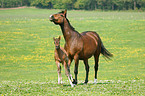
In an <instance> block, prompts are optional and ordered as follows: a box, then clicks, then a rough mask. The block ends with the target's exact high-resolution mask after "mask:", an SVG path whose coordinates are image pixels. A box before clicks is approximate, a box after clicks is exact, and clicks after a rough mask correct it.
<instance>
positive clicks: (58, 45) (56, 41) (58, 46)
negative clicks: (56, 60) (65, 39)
mask: <svg viewBox="0 0 145 96" xmlns="http://www.w3.org/2000/svg"><path fill="white" fill-rule="evenodd" d="M60 39H61V37H60V36H59V38H54V37H53V40H54V44H55V48H56V49H59V48H60Z"/></svg>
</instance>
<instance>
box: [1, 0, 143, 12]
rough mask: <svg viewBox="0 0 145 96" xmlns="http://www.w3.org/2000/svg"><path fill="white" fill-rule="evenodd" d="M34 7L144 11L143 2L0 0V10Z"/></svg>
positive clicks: (140, 0) (128, 0) (125, 0)
mask: <svg viewBox="0 0 145 96" xmlns="http://www.w3.org/2000/svg"><path fill="white" fill-rule="evenodd" d="M20 6H35V7H38V8H49V9H77V10H143V11H144V10H145V0H0V7H1V8H9V7H20Z"/></svg>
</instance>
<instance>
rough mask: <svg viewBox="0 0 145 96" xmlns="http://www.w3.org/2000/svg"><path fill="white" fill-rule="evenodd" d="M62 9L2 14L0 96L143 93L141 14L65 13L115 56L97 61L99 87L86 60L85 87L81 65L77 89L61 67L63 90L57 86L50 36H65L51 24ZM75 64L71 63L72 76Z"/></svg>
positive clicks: (144, 60)
mask: <svg viewBox="0 0 145 96" xmlns="http://www.w3.org/2000/svg"><path fill="white" fill-rule="evenodd" d="M59 11H60V10H47V9H35V8H24V9H8V10H0V95H1V96H3V95H30V96H32V95H104V96H106V95H121V96H122V95H124V96H125V95H137V96H143V95H144V94H145V92H144V90H145V82H144V80H145V38H144V37H145V27H144V26H145V12H97V11H68V14H67V17H68V19H69V20H70V22H71V24H72V25H73V27H74V28H75V29H76V30H77V31H79V32H83V31H96V32H97V33H98V34H99V35H100V37H101V39H102V41H103V43H104V45H105V47H106V48H107V49H108V50H109V51H110V52H112V53H113V55H114V57H113V58H112V60H110V61H108V62H107V61H106V60H105V59H104V57H103V56H102V55H101V56H100V62H99V71H98V84H92V82H93V79H94V60H93V57H92V58H91V59H90V60H89V65H90V72H89V83H88V84H87V85H83V84H82V83H83V82H84V80H85V68H84V64H83V62H82V61H80V64H79V74H78V80H79V81H78V85H77V86H75V87H74V88H71V86H70V85H69V82H68V81H67V77H66V76H65V75H64V69H63V68H62V76H63V81H64V84H63V85H58V84H57V70H56V65H55V62H54V44H53V39H52V38H53V37H58V36H59V35H60V36H62V37H63V35H62V33H61V30H60V28H59V26H56V25H54V24H53V23H52V22H50V21H49V19H48V18H49V16H50V15H51V14H54V13H57V12H59ZM63 45H64V39H63V38H62V40H61V46H63ZM73 68H74V62H72V64H71V73H72V74H73Z"/></svg>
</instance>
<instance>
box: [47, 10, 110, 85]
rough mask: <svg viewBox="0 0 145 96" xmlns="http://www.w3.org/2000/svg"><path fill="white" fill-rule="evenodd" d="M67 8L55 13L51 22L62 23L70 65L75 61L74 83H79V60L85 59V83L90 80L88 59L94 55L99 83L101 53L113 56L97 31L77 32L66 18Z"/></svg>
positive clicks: (95, 80)
mask: <svg viewBox="0 0 145 96" xmlns="http://www.w3.org/2000/svg"><path fill="white" fill-rule="evenodd" d="M66 13H67V10H65V11H62V12H59V13H57V14H53V15H51V16H50V17H49V19H50V21H51V22H54V23H55V24H56V25H60V27H61V30H62V33H63V36H64V39H65V47H64V48H65V50H66V52H67V54H68V58H69V62H68V66H70V65H71V62H72V60H73V59H74V61H75V68H74V74H75V79H74V81H73V84H77V74H78V65H79V60H83V61H84V64H85V69H86V79H85V82H84V83H87V82H88V74H89V64H88V59H89V58H90V57H92V56H94V59H95V66H94V69H95V79H94V83H97V71H98V62H99V55H100V53H102V54H103V55H104V56H105V57H107V58H109V57H111V56H113V55H112V54H111V53H110V52H109V51H108V50H107V49H106V48H105V47H104V45H103V43H102V41H101V38H100V37H99V35H98V34H97V33H96V32H93V31H86V32H83V33H81V34H80V33H79V32H77V31H76V30H75V29H74V28H73V27H72V26H71V24H70V22H69V20H68V19H67V18H66Z"/></svg>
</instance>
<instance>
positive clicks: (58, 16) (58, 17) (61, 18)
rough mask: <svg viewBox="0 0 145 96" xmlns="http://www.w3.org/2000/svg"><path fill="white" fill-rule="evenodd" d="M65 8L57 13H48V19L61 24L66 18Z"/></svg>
mask: <svg viewBox="0 0 145 96" xmlns="http://www.w3.org/2000/svg"><path fill="white" fill-rule="evenodd" d="M66 13H67V10H65V11H62V12H59V13H57V14H53V15H50V17H49V20H50V21H51V22H54V23H55V24H62V23H63V22H64V19H65V18H66Z"/></svg>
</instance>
